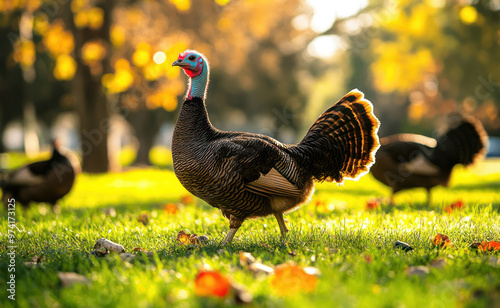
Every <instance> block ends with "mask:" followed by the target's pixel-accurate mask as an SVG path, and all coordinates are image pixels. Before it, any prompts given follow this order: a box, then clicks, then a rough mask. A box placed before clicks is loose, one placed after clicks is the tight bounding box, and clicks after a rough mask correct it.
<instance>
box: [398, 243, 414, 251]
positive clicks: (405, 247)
mask: <svg viewBox="0 0 500 308" xmlns="http://www.w3.org/2000/svg"><path fill="white" fill-rule="evenodd" d="M394 248H398V249H402V250H403V251H406V252H408V251H412V250H413V249H414V248H413V247H411V246H410V245H408V244H407V243H405V242H401V241H396V243H394Z"/></svg>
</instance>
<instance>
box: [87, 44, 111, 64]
mask: <svg viewBox="0 0 500 308" xmlns="http://www.w3.org/2000/svg"><path fill="white" fill-rule="evenodd" d="M105 56H106V46H104V43H103V42H101V41H97V40H96V41H90V42H87V43H85V44H84V45H83V47H82V59H83V62H84V63H85V64H88V65H91V64H93V63H95V62H98V61H101V60H102V59H104V57H105Z"/></svg>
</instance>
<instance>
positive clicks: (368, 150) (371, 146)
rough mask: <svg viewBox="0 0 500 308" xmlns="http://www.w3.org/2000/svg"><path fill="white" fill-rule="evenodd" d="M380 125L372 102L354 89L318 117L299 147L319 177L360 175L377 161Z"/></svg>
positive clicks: (340, 179)
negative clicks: (376, 153)
mask: <svg viewBox="0 0 500 308" xmlns="http://www.w3.org/2000/svg"><path fill="white" fill-rule="evenodd" d="M378 127H379V121H378V119H377V118H376V117H375V115H374V114H373V107H372V104H371V103H370V102H369V101H368V100H366V99H364V97H363V93H361V92H359V91H358V90H353V91H351V92H349V93H348V94H346V95H345V96H344V97H343V98H341V99H340V100H339V101H338V102H337V103H336V104H334V105H333V106H332V107H330V108H329V109H328V110H326V111H325V112H324V113H323V114H322V115H321V116H320V117H319V118H318V120H316V122H315V123H314V124H313V125H312V126H311V128H310V129H309V131H308V132H307V134H306V136H305V137H304V139H303V140H302V141H301V142H300V143H299V144H298V145H297V150H298V151H299V152H301V153H302V156H303V157H304V158H305V165H306V168H307V169H308V170H309V172H310V173H311V174H312V175H313V176H314V178H315V179H317V180H319V181H323V180H326V181H336V182H342V181H343V180H344V179H357V178H359V177H360V176H362V175H363V174H365V173H366V172H368V170H369V169H370V166H371V165H372V164H373V163H374V161H375V152H376V150H377V149H378V147H379V140H378V136H377V131H378Z"/></svg>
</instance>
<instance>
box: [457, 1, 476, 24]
mask: <svg viewBox="0 0 500 308" xmlns="http://www.w3.org/2000/svg"><path fill="white" fill-rule="evenodd" d="M460 20H461V21H462V22H463V23H464V24H468V25H469V24H472V23H474V22H475V21H476V20H477V11H476V8H475V7H473V6H470V5H468V6H464V7H463V8H461V9H460Z"/></svg>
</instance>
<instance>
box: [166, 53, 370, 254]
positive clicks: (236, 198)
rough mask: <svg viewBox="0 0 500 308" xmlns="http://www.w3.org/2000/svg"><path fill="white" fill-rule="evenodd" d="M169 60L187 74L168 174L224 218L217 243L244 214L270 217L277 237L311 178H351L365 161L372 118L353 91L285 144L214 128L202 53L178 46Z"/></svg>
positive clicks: (308, 191) (307, 192)
mask: <svg viewBox="0 0 500 308" xmlns="http://www.w3.org/2000/svg"><path fill="white" fill-rule="evenodd" d="M172 66H179V67H180V68H182V69H183V70H184V72H185V73H186V74H187V75H188V76H189V84H188V90H187V93H186V97H185V101H184V103H183V105H182V108H181V110H180V113H179V117H178V120H177V123H176V125H175V129H174V134H173V139H172V156H173V164H174V172H175V174H176V176H177V177H178V179H179V181H180V182H181V183H182V185H183V186H184V187H185V188H186V189H187V190H188V191H189V192H191V193H192V194H193V195H195V196H197V197H199V198H201V199H203V200H204V201H206V202H207V203H208V204H210V205H211V206H213V207H216V208H219V209H220V210H221V211H222V213H223V215H224V216H225V217H226V218H228V219H229V228H230V230H229V232H228V233H227V235H226V237H225V239H224V241H223V242H222V245H226V244H227V243H229V242H231V241H232V239H233V237H234V235H235V234H236V231H237V230H238V228H240V226H241V224H242V223H243V222H244V221H245V219H248V218H257V217H264V216H268V215H274V216H275V217H276V220H277V221H278V224H279V227H280V231H281V235H282V236H283V237H285V236H286V233H287V231H288V229H287V227H286V225H285V221H284V219H283V214H284V213H288V212H291V211H293V210H296V209H297V208H298V207H299V206H300V205H302V204H304V203H307V202H308V201H309V199H310V198H311V196H312V194H313V192H314V180H318V181H336V182H338V183H341V182H343V180H344V179H358V178H359V177H361V176H362V175H363V174H365V173H366V172H368V171H369V168H370V166H371V165H372V164H373V161H374V156H375V151H376V150H377V148H378V147H379V141H378V137H377V130H378V127H379V122H378V120H377V118H376V117H375V116H374V114H373V112H372V105H371V103H370V102H369V101H367V100H366V99H364V97H363V93H361V92H359V91H358V90H353V91H351V92H350V93H348V94H347V95H345V96H344V97H343V98H342V99H340V101H338V102H337V103H336V104H334V105H333V106H332V107H330V108H329V109H328V110H326V111H325V112H324V113H323V114H322V115H321V116H320V117H319V118H318V120H317V121H316V122H315V123H314V124H313V125H312V127H311V128H310V129H309V131H308V132H307V134H306V135H305V137H304V138H303V139H302V141H301V142H300V143H298V144H294V145H287V144H283V143H281V142H279V141H277V140H275V139H273V138H271V137H268V136H265V135H260V134H252V133H245V132H228V131H221V130H218V129H216V128H214V126H212V124H211V123H210V120H209V118H208V113H207V110H206V107H205V97H206V93H207V87H208V83H209V65H208V62H207V60H206V58H205V57H204V56H203V55H202V54H201V53H199V52H197V51H194V50H186V51H184V52H183V53H180V54H179V57H178V59H177V60H176V61H175V62H174V63H173V64H172Z"/></svg>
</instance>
